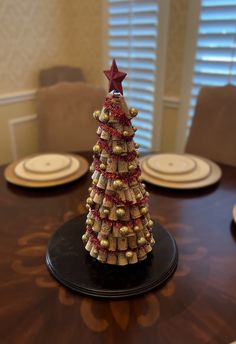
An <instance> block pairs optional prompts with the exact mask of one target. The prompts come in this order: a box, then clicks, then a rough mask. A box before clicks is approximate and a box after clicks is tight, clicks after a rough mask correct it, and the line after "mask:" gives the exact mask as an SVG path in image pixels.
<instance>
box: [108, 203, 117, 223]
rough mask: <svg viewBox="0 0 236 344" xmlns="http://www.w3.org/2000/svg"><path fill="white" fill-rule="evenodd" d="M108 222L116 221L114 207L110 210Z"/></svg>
mask: <svg viewBox="0 0 236 344" xmlns="http://www.w3.org/2000/svg"><path fill="white" fill-rule="evenodd" d="M109 220H111V221H117V215H116V206H115V205H114V206H113V207H112V208H111V210H110V214H109Z"/></svg>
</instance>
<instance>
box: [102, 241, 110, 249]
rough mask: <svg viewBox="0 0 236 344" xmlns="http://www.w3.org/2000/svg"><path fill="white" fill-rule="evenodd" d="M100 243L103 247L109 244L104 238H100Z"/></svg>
mask: <svg viewBox="0 0 236 344" xmlns="http://www.w3.org/2000/svg"><path fill="white" fill-rule="evenodd" d="M100 244H101V246H102V247H103V248H107V247H108V246H109V242H108V240H105V239H103V240H101V242H100Z"/></svg>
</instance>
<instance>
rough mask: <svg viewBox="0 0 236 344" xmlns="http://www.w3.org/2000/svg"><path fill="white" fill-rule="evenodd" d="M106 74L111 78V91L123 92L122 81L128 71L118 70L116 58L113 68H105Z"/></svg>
mask: <svg viewBox="0 0 236 344" xmlns="http://www.w3.org/2000/svg"><path fill="white" fill-rule="evenodd" d="M104 74H105V75H106V77H107V79H108V80H109V92H111V91H117V92H120V93H121V94H123V88H122V81H123V80H124V78H125V77H126V75H127V73H124V72H121V71H119V70H118V68H117V64H116V60H115V59H113V61H112V65H111V68H110V69H109V70H104Z"/></svg>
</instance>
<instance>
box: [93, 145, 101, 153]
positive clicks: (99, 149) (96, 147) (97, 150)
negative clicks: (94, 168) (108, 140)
mask: <svg viewBox="0 0 236 344" xmlns="http://www.w3.org/2000/svg"><path fill="white" fill-rule="evenodd" d="M93 152H94V153H100V152H101V147H100V146H99V145H95V146H93Z"/></svg>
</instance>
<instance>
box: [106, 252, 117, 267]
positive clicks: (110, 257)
mask: <svg viewBox="0 0 236 344" xmlns="http://www.w3.org/2000/svg"><path fill="white" fill-rule="evenodd" d="M107 264H111V265H116V264H117V256H116V254H114V253H110V252H109V253H108V256H107Z"/></svg>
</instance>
